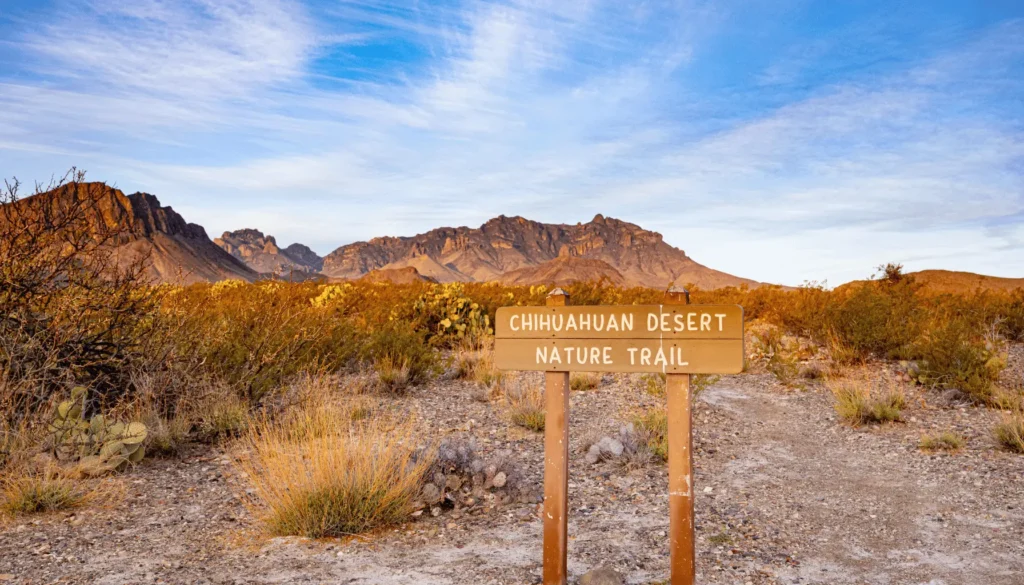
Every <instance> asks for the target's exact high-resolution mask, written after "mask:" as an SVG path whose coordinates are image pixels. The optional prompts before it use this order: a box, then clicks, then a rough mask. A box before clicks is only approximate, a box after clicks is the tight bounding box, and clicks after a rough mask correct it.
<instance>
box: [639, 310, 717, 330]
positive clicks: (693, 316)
mask: <svg viewBox="0 0 1024 585" xmlns="http://www.w3.org/2000/svg"><path fill="white" fill-rule="evenodd" d="M711 317H712V315H711V313H697V312H690V313H685V314H684V313H676V314H674V315H672V314H669V313H660V314H659V313H648V314H647V330H648V331H662V332H665V333H678V332H680V331H712V330H713V329H712V323H711ZM714 317H717V318H718V329H717V331H719V332H721V331H723V330H724V329H725V313H715V314H714ZM698 320H699V322H698Z"/></svg>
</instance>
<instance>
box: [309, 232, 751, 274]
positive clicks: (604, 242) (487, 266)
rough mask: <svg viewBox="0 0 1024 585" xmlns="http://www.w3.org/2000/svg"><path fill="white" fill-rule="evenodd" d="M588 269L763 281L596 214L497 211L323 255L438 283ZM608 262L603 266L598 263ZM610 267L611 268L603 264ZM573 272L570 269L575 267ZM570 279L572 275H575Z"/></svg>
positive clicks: (351, 268) (338, 265) (338, 268)
mask: <svg viewBox="0 0 1024 585" xmlns="http://www.w3.org/2000/svg"><path fill="white" fill-rule="evenodd" d="M565 259H578V260H586V261H589V264H587V263H580V262H573V263H572V265H573V268H574V269H575V268H579V267H584V266H585V267H586V270H583V272H586V273H589V272H595V271H596V272H598V273H600V274H601V275H604V276H610V277H612V278H613V279H615V278H617V277H616V275H615V273H616V272H617V273H618V274H619V275H620V276H621V278H622V283H624V284H628V285H633V286H648V287H655V288H664V287H666V286H668V284H669V283H672V282H678V283H690V284H695V285H697V286H699V287H702V288H716V287H721V286H736V285H741V284H747V285H751V286H756V285H757V284H758V283H756V282H754V281H752V280H749V279H744V278H739V277H736V276H732V275H730V274H726V273H724V272H719V271H717V270H713V269H711V268H708V267H706V266H703V265H701V264H698V263H697V262H695V261H694V260H692V259H691V258H689V257H688V256H687V255H686V253H685V252H684V251H683V250H680V249H678V248H675V247H673V246H671V245H669V244H667V243H665V241H664V239H663V238H662V236H661V234H659V233H657V232H652V231H649V230H645V229H643V228H641V227H640V226H637V225H635V224H632V223H628V222H625V221H621V220H618V219H614V218H606V217H604V216H603V215H600V214H599V215H597V216H595V217H594V219H593V220H591V221H590V222H587V223H578V224H576V225H567V224H546V223H540V222H537V221H532V220H528V219H525V218H523V217H507V216H504V215H502V216H499V217H496V218H494V219H491V220H490V221H488V222H486V223H484V224H483V225H482V226H480V227H479V228H469V227H457V228H449V227H445V228H438V229H434V230H431V231H429V232H426V233H423V234H419V235H416V236H412V237H382V238H374V239H371V240H369V241H366V242H356V243H353V244H349V245H346V246H342V247H340V248H338V249H337V250H335V251H334V252H331V253H330V254H328V255H327V256H326V257H325V258H324V267H323V272H324V274H326V275H327V276H330V277H334V278H358V277H360V276H362V275H363V274H366V273H367V272H370V271H372V270H376V269H380V268H404V267H407V266H413V267H415V268H416V269H417V271H419V272H420V273H421V274H423V275H424V276H429V277H432V278H435V279H437V280H438V281H440V282H451V281H470V282H472V281H492V280H503V277H505V275H506V274H508V273H510V272H511V273H512V275H511V276H510V279H513V280H516V281H517V282H518V281H523V280H527V279H529V277H530V272H528V271H527V272H515V271H524V270H529V269H532V268H539V267H541V266H542V265H544V264H546V263H548V262H551V261H553V260H560V262H561V264H556V265H552V266H551V267H549V268H544V269H540V270H539V275H538V277H540V275H544V277H546V276H549V274H547V272H548V271H549V270H553V271H554V272H556V273H557V272H558V270H559V269H564V268H565V267H566V265H569V264H570V261H568V260H565ZM598 262H601V263H604V264H603V265H599V264H597V263H598ZM604 265H607V267H605V266H604ZM569 272H572V270H570V271H569ZM569 276H571V274H570V275H569Z"/></svg>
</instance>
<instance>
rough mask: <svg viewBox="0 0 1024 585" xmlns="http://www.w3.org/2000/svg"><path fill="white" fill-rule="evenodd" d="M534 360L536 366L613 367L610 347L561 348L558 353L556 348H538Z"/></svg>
mask: <svg viewBox="0 0 1024 585" xmlns="http://www.w3.org/2000/svg"><path fill="white" fill-rule="evenodd" d="M633 349H635V348H633ZM535 358H536V361H537V363H538V364H563V363H564V364H566V365H572V364H576V365H580V366H588V365H598V364H603V365H606V366H610V365H614V362H613V361H612V348H611V347H598V346H590V347H563V348H562V350H561V351H559V350H558V348H556V347H548V346H539V347H537V352H536V356H535Z"/></svg>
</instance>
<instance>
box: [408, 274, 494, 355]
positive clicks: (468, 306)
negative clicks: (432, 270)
mask: <svg viewBox="0 0 1024 585" xmlns="http://www.w3.org/2000/svg"><path fill="white" fill-rule="evenodd" d="M414 308H415V310H416V312H417V314H418V317H419V324H420V326H421V327H423V328H424V329H426V330H427V331H429V332H430V333H431V337H430V341H431V343H434V344H435V345H441V346H445V347H452V346H453V345H455V344H469V345H470V346H473V347H479V346H480V344H481V343H482V342H483V340H484V339H485V338H486V337H487V336H488V335H490V334H491V333H492V330H491V318H490V316H489V315H488V313H487V311H486V310H485V309H484V308H483V307H481V306H480V304H479V303H477V302H475V301H473V300H472V299H470V298H469V297H468V296H466V292H465V286H464V285H463V283H461V282H452V283H445V284H435V285H433V286H431V287H430V288H429V289H428V290H427V291H425V292H424V293H423V294H422V295H421V296H420V298H419V299H418V300H417V301H416V303H415V305H414Z"/></svg>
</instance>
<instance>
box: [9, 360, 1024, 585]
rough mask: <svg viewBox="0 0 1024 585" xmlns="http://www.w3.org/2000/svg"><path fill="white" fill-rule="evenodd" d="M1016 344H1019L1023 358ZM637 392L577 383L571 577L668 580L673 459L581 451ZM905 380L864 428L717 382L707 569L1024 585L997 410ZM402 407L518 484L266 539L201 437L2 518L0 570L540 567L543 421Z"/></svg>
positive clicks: (621, 383)
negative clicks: (91, 496) (936, 448)
mask: <svg viewBox="0 0 1024 585" xmlns="http://www.w3.org/2000/svg"><path fill="white" fill-rule="evenodd" d="M1020 357H1021V352H1020V349H1019V348H1017V349H1015V354H1014V360H1015V361H1014V366H1013V367H1014V368H1018V369H1019V366H1020V363H1019V361H1020ZM1011 372H1016V373H1012V374H1011V375H1014V376H1016V375H1019V370H1013V369H1011ZM539 382H540V376H539V375H528V374H524V375H523V376H522V377H521V378H520V379H519V380H517V383H539ZM1011 382H1012V381H1011ZM637 388H638V381H637V379H636V378H635V377H631V376H611V375H606V376H605V377H604V378H603V381H602V383H601V385H600V386H599V387H598V388H597V389H595V390H589V391H583V392H574V393H573V395H572V402H571V427H570V432H571V435H572V447H573V458H572V464H571V470H570V473H571V479H570V504H571V510H572V511H571V516H570V526H569V531H570V545H569V569H570V572H571V574H572V576H573V577H572V578H573V580H575V579H578V578H579V576H580V575H582V574H583V573H585V572H586V571H588V570H590V569H592V568H594V567H597V566H599V565H609V566H611V567H613V568H614V569H615V570H617V571H618V572H619V573H621V574H623V575H626V576H627V581H628V582H629V583H634V584H648V583H663V582H667V579H668V573H667V571H668V556H667V553H668V547H667V543H666V540H667V530H668V514H667V510H668V493H667V479H666V472H665V466H664V465H663V464H661V463H657V462H651V463H646V464H636V462H633V464H630V465H626V464H624V463H623V461H622V460H621V459H618V460H616V459H613V460H603V461H601V462H598V463H589V462H587V460H586V448H587V447H589V445H590V443H592V442H593V441H594V440H596V439H598V438H600V437H603V436H615V435H616V434H617V433H618V430H619V428H620V427H621V426H622V424H623V423H624V422H625V421H626V420H628V418H629V413H630V412H632V410H633V409H636V408H638V407H641V406H644V405H655V404H657V403H658V402H659V400H658V399H656V398H653V397H651V396H648V395H646V394H644V393H643V392H641V391H640V390H638V389H637ZM907 395H908V407H907V409H906V410H905V412H904V418H905V421H904V422H903V423H897V424H891V425H886V426H881V427H868V428H860V429H853V428H850V427H848V426H845V425H843V424H840V423H839V422H838V421H837V420H836V417H835V414H834V412H833V410H832V407H831V398H830V394H829V393H828V391H827V390H826V389H824V388H823V387H821V386H820V385H818V384H814V383H811V384H809V385H808V388H807V389H806V390H791V389H786V388H783V387H782V386H780V385H779V384H778V383H777V382H776V381H775V380H774V379H773V378H772V377H771V376H769V375H765V374H745V375H740V376H731V377H725V378H722V379H721V380H720V381H719V382H718V383H717V384H715V385H713V386H712V387H711V388H709V389H708V390H706V391H704V393H702V394H701V396H700V398H699V400H698V403H697V407H696V410H695V434H696V436H695V442H696V444H695V458H696V465H697V474H696V485H697V499H696V510H697V550H698V582H700V583H702V584H723V585H724V584H730V585H732V584H739V585H745V584H761V585H763V584H787V585H788V584H812V583H820V584H835V585H839V584H850V585H854V584H857V585H860V584H878V585H883V584H921V585H924V584H928V585H961V584H976V583H984V584H985V585H1020V584H1021V583H1024V487H1022V486H1024V456H1020V455H1014V454H1011V453H1008V452H1005V451H1002V450H1000V449H998V447H997V446H996V445H995V443H994V441H993V439H992V438H991V428H992V426H993V424H994V423H995V422H997V420H998V419H999V413H997V412H994V411H991V410H987V409H983V408H977V407H973V406H969V405H966V404H960V403H959V402H957V401H956V400H955V399H951V398H950V397H948V396H940V395H938V394H936V393H934V392H925V391H921V390H918V389H914V388H908V389H907ZM397 406H398V407H400V408H408V409H409V410H410V411H411V412H414V413H415V414H416V416H417V418H418V420H419V421H421V423H422V424H423V425H424V427H426V428H429V430H430V434H431V435H432V436H450V437H461V438H465V439H472V441H473V442H474V444H475V446H476V448H477V451H478V452H479V453H481V454H482V455H483V456H485V457H491V456H501V457H504V458H507V459H511V460H512V461H514V462H515V463H516V464H517V465H518V468H519V470H520V473H521V474H522V478H521V479H520V482H521V485H522V486H523V487H524V490H523V492H524V495H523V496H522V497H518V498H515V499H514V500H513V501H512V502H511V503H508V504H505V505H496V504H495V503H494V501H491V500H485V501H483V502H481V503H480V504H478V505H476V506H473V507H471V508H469V509H449V510H445V511H444V512H442V513H441V514H440V515H439V516H436V517H435V516H432V515H431V514H429V513H426V514H422V515H420V516H419V517H418V518H415V519H410V522H409V523H408V524H406V525H404V526H401V527H398V528H395V529H389V530H386V531H381V532H379V533H376V534H372V535H368V536H363V537H358V538H351V539H348V540H334V539H329V540H322V541H310V540H306V539H301V538H271V537H268V536H265V535H263V534H261V533H260V531H259V527H258V525H256V523H255V522H254V520H253V517H252V515H251V513H250V511H249V510H248V509H247V508H246V506H245V505H244V504H243V500H244V497H245V494H246V490H247V485H246V482H245V480H244V477H242V476H241V475H240V474H239V472H238V470H237V469H236V468H235V466H234V465H233V463H232V455H231V453H230V451H227V450H214V451H210V450H209V448H206V447H203V448H195V449H194V450H192V451H190V452H189V453H187V454H186V455H184V456H183V457H180V458H178V459H173V460H170V459H167V460H154V461H149V462H146V463H145V464H144V465H142V466H141V467H139V468H137V469H136V470H134V471H132V472H130V473H128V474H126V475H123V476H120V477H118V478H112V479H108V480H104V481H109V482H113V484H116V485H120V486H121V491H122V492H123V494H122V495H121V496H120V497H119V498H117V499H116V500H115V503H113V504H109V505H106V506H101V505H92V506H89V507H86V508H84V509H82V510H79V511H76V512H74V513H64V514H58V515H51V516H42V517H33V518H20V519H15V520H13V521H11V522H9V523H7V524H4V525H2V526H0V529H2V532H0V583H26V584H27V583H99V584H121V583H350V584H379V585H400V584H403V585H404V584H413V583H417V584H419V583H422V584H439V585H441V584H444V585H470V584H473V585H484V584H495V585H498V584H502V585H505V584H508V585H511V584H528V583H539V577H540V571H541V567H540V558H541V520H540V515H539V503H538V497H539V493H540V487H541V485H542V476H541V472H542V463H543V441H542V436H541V435H540V434H537V433H532V432H529V431H525V430H522V429H519V428H517V427H513V426H511V425H510V424H509V423H508V421H507V418H506V416H505V413H504V411H503V409H502V407H501V405H500V403H497V402H481V401H480V400H478V392H477V390H476V389H475V388H474V387H473V386H471V385H470V384H467V383H463V382H456V381H450V380H449V381H440V382H437V383H435V384H433V385H431V386H430V387H426V388H421V389H417V390H415V391H414V392H413V393H412V394H411V395H410V396H408V397H406V398H403V399H400V401H399V404H398V405H397ZM942 430H955V431H957V432H959V433H960V434H962V435H963V436H965V437H966V438H967V445H966V447H965V448H964V449H963V450H962V451H960V452H958V453H955V454H946V453H936V454H931V453H925V452H922V451H921V450H920V449H919V448H918V441H919V439H920V437H921V435H922V434H923V433H926V432H936V431H942Z"/></svg>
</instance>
